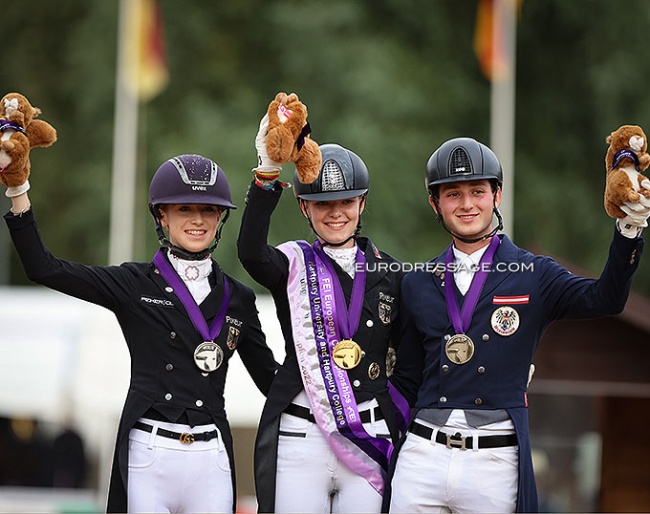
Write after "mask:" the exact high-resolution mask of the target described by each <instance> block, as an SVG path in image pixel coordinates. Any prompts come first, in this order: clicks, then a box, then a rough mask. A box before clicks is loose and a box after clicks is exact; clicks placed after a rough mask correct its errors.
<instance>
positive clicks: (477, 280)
mask: <svg viewBox="0 0 650 514" xmlns="http://www.w3.org/2000/svg"><path fill="white" fill-rule="evenodd" d="M499 243H501V240H500V239H499V238H498V237H497V236H494V237H493V238H492V241H491V242H490V246H488V249H487V250H486V251H485V253H484V254H483V257H481V260H480V262H479V265H478V268H479V269H478V270H477V271H476V273H475V274H474V278H473V280H472V283H471V284H470V286H469V290H468V291H467V294H466V295H465V301H464V302H463V309H462V311H461V310H460V309H459V308H458V300H457V299H456V294H455V293H454V288H453V286H452V283H451V280H447V285H446V286H445V303H446V304H447V313H448V314H449V319H450V320H451V324H452V326H453V327H454V330H455V331H456V333H457V334H464V333H465V331H466V330H467V329H468V328H469V325H470V323H471V322H472V316H473V315H474V310H475V309H476V304H477V303H478V298H479V296H480V295H481V291H482V290H483V285H485V281H486V280H487V277H488V272H487V271H485V268H486V267H488V268H489V267H490V266H491V265H492V259H493V258H494V254H495V253H496V251H497V248H498V247H499ZM453 260H454V250H453V248H452V247H451V246H450V247H449V250H448V251H447V257H446V258H445V269H447V270H449V269H450V267H451V263H452V262H453ZM452 280H453V279H452Z"/></svg>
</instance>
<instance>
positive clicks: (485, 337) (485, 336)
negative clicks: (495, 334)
mask: <svg viewBox="0 0 650 514" xmlns="http://www.w3.org/2000/svg"><path fill="white" fill-rule="evenodd" d="M482 339H483V341H489V339H490V336H489V335H487V334H483V338H482Z"/></svg>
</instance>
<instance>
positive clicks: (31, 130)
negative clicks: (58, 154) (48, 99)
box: [0, 93, 56, 196]
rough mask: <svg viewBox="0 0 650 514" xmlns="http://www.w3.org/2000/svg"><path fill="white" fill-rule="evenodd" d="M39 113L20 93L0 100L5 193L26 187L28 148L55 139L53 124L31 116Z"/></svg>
mask: <svg viewBox="0 0 650 514" xmlns="http://www.w3.org/2000/svg"><path fill="white" fill-rule="evenodd" d="M40 113H41V110H40V109H39V108H37V107H33V106H32V105H31V104H30V103H29V101H28V100H27V98H25V97H24V96H23V95H21V94H20V93H9V94H7V95H5V96H4V97H3V98H2V100H0V131H1V138H0V183H2V184H3V185H4V186H6V187H7V188H10V189H8V190H7V196H17V195H19V194H21V193H24V192H25V191H27V190H28V189H29V181H28V179H29V173H30V168H31V163H30V160H29V152H30V150H31V149H32V148H33V147H35V146H42V147H46V146H50V145H52V144H53V143H54V142H55V141H56V130H55V129H54V127H52V125H50V124H49V123H47V122H45V121H42V120H35V119H34V118H35V117H36V116H38V115H39V114H40Z"/></svg>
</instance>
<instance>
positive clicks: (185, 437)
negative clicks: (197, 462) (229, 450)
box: [133, 421, 219, 444]
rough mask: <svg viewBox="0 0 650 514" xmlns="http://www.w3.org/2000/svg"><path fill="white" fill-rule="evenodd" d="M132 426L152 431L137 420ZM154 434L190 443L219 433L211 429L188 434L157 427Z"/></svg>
mask: <svg viewBox="0 0 650 514" xmlns="http://www.w3.org/2000/svg"><path fill="white" fill-rule="evenodd" d="M133 428H137V429H138V430H143V431H144V432H149V433H151V432H153V427H152V426H151V425H147V424H146V423H141V422H140V421H137V422H136V423H135V425H133ZM156 435H159V436H162V437H168V438H169V439H176V440H178V441H180V442H181V443H183V444H192V443H193V442H194V441H210V440H211V439H214V438H215V437H217V436H218V435H219V432H218V431H216V430H212V431H211V432H201V433H199V434H190V433H189V432H182V433H181V432H172V431H171V430H165V429H164V428H158V431H157V432H156Z"/></svg>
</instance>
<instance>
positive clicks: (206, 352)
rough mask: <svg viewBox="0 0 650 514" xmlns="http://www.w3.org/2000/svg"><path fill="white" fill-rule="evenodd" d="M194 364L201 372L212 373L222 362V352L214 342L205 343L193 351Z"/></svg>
mask: <svg viewBox="0 0 650 514" xmlns="http://www.w3.org/2000/svg"><path fill="white" fill-rule="evenodd" d="M194 362H195V363H196V365H197V366H198V368H199V369H200V370H201V371H208V372H210V371H214V370H215V369H218V368H219V366H221V363H222V362H223V350H222V349H221V347H220V346H219V345H218V344H216V343H215V342H214V341H205V342H203V343H201V344H200V345H199V346H197V347H196V350H194Z"/></svg>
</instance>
